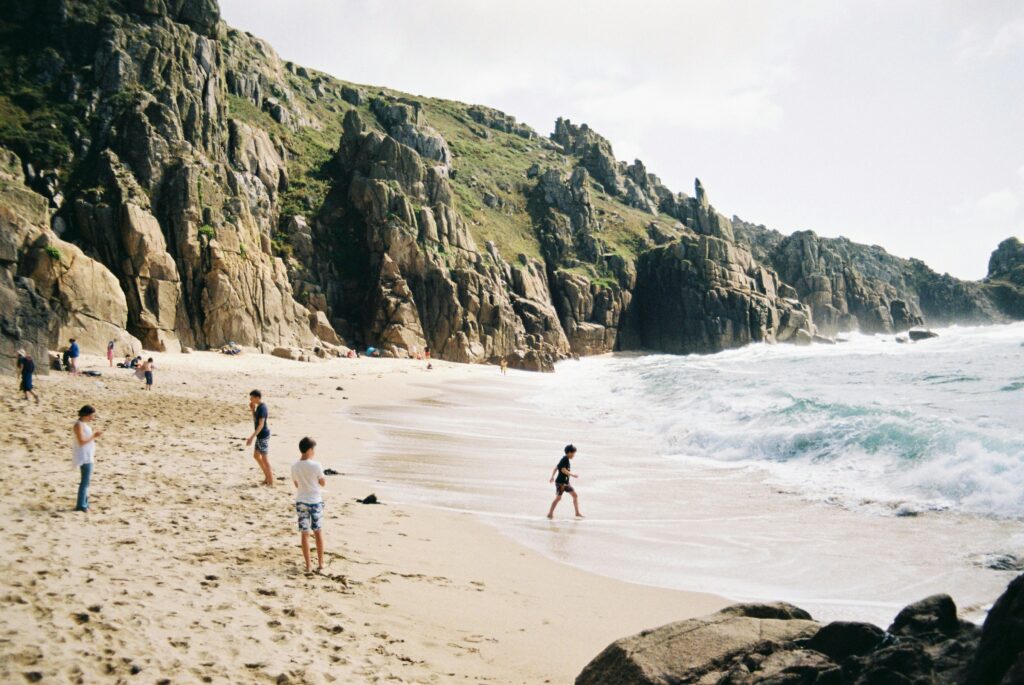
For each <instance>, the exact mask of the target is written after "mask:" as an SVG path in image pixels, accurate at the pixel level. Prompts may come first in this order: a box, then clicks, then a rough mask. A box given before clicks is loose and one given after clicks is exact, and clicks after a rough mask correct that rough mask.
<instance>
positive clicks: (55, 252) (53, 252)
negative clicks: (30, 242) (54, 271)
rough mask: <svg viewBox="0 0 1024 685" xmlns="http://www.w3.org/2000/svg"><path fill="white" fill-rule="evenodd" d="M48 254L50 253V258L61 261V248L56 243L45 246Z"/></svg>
mask: <svg viewBox="0 0 1024 685" xmlns="http://www.w3.org/2000/svg"><path fill="white" fill-rule="evenodd" d="M44 249H45V251H46V254H48V255H50V259H52V260H53V261H55V262H59V261H60V250H59V249H57V247H56V246H54V245H47V246H46V247H45V248H44Z"/></svg>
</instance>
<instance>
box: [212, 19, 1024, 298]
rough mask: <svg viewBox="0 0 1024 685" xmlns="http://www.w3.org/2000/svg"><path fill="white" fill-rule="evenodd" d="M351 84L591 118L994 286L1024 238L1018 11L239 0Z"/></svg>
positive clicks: (257, 24)
mask: <svg viewBox="0 0 1024 685" xmlns="http://www.w3.org/2000/svg"><path fill="white" fill-rule="evenodd" d="M220 4H221V10H222V15H223V17H224V19H225V20H226V21H227V22H228V23H229V24H231V25H233V26H235V27H237V28H241V29H244V30H247V31H250V32H251V33H254V34H255V35H257V36H260V37H261V38H265V39H267V40H268V41H270V43H271V44H272V45H273V46H274V47H275V48H276V49H277V51H278V53H279V54H280V55H281V57H282V58H284V59H290V60H293V61H295V62H296V63H298V64H302V65H305V66H309V67H314V68H317V69H321V70H323V71H326V72H328V73H331V74H333V75H335V76H337V77H339V78H342V79H345V80H349V81H355V82H358V83H365V84H371V85H384V86H388V87H392V88H396V89H399V90H404V91H407V92H411V93H416V94H420V95H429V96H434V97H444V98H451V99H456V100H461V101H464V102H469V103H481V104H486V105H490V106H493V107H497V108H499V109H502V110H504V111H506V112H508V113H509V114H512V115H514V116H516V117H517V118H518V119H520V120H521V121H525V122H526V123H528V124H530V125H531V126H533V127H534V128H536V129H537V131H538V132H539V133H541V134H544V135H546V134H548V133H550V132H551V130H552V128H553V124H554V120H555V118H556V117H558V116H564V117H568V118H570V119H572V120H573V121H574V122H576V123H580V122H586V123H588V124H590V125H591V127H593V128H594V129H595V130H597V131H598V132H599V133H601V134H603V135H604V136H605V137H607V138H608V139H609V140H610V141H611V142H612V145H613V146H614V150H615V154H616V156H617V157H618V158H620V159H626V160H629V161H632V160H633V159H634V158H640V159H642V160H643V161H644V163H645V164H646V165H647V168H648V170H649V171H651V172H653V173H656V174H658V175H659V176H660V177H661V178H662V181H663V182H665V183H666V184H667V185H668V186H669V187H670V188H672V189H673V190H677V191H678V190H682V191H685V192H687V193H689V194H692V193H693V178H694V177H695V176H699V177H700V179H701V181H702V182H703V183H704V186H705V188H707V190H708V194H709V197H710V198H711V201H712V202H713V203H714V204H715V206H716V207H717V208H718V210H719V211H721V212H722V213H724V214H726V215H727V216H731V215H733V214H737V215H739V216H741V217H743V218H744V219H746V220H748V221H754V222H756V223H763V224H765V225H767V226H769V227H772V228H777V229H779V230H780V231H782V232H784V233H790V232H792V231H795V230H800V229H812V230H814V231H817V232H818V233H819V234H821V235H826V236H836V235H845V236H847V237H849V238H851V239H853V240H856V241H859V242H866V243H877V244H880V245H882V246H884V247H885V248H886V249H888V250H889V251H890V252H892V253H894V254H897V255H900V256H904V257H911V256H914V257H920V258H922V259H924V260H925V261H926V262H927V263H928V264H929V265H931V266H932V267H933V268H935V269H936V270H938V271H948V272H950V273H952V274H954V275H956V276H959V277H961V278H980V277H982V276H984V275H985V272H986V268H987V265H988V257H989V254H990V253H991V251H992V250H993V249H994V248H995V246H996V245H997V244H998V243H999V241H1000V240H1002V239H1003V238H1006V237H1008V236H1010V235H1017V236H1024V2H1020V1H1018V0H1005V1H1003V0H974V1H970V2H968V1H964V2H953V1H945V0H896V1H894V0H857V1H855V2H854V1H844V0H828V1H827V2H819V1H816V0H776V1H772V0H750V1H748V2H710V1H706V0H703V1H700V2H691V1H681V0H665V1H650V2H642V1H638V0H636V1H633V2H625V1H623V0H619V1H598V0H594V1H592V2H566V1H564V0H557V1H552V0H518V1H517V2H514V3H492V2H486V1H480V0H389V1H376V0H288V1H287V2H282V1H281V0H220Z"/></svg>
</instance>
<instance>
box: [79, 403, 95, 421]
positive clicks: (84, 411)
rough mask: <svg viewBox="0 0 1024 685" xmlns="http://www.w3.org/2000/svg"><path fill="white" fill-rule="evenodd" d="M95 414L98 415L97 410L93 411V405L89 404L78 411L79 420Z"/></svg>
mask: <svg viewBox="0 0 1024 685" xmlns="http://www.w3.org/2000/svg"><path fill="white" fill-rule="evenodd" d="M95 413H96V410H95V409H93V407H92V405H91V404H87V405H85V406H84V407H82V408H81V409H79V410H78V418H82V417H84V416H90V415H91V414H95Z"/></svg>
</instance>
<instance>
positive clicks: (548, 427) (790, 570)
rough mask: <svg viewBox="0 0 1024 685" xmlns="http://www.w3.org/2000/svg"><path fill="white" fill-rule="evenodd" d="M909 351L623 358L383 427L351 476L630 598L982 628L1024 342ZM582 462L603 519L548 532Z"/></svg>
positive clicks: (944, 335)
mask: <svg viewBox="0 0 1024 685" xmlns="http://www.w3.org/2000/svg"><path fill="white" fill-rule="evenodd" d="M938 332H939V337H938V338H934V339H930V340H926V341H921V342H918V343H907V344H898V343H896V342H895V341H894V340H893V337H892V336H861V335H853V336H850V337H849V341H848V342H845V343H842V344H837V345H834V346H830V345H813V346H810V347H796V346H790V345H754V346H748V347H745V348H742V349H739V350H732V351H728V352H723V353H720V354H716V355H704V356H697V355H694V356H668V355H633V354H630V355H606V356H602V357H592V358H585V359H582V360H580V361H567V362H563V363H561V364H559V365H558V368H557V371H556V373H554V374H549V375H544V376H537V375H533V374H516V373H513V374H510V375H509V376H506V377H502V376H500V375H499V374H498V371H497V369H495V372H494V378H493V379H492V380H484V381H473V382H466V381H462V382H451V383H449V384H447V385H446V386H444V387H443V388H442V390H441V391H440V392H439V393H437V394H436V395H434V396H432V397H430V398H429V399H427V400H426V401H423V402H422V403H420V404H419V405H418V406H416V407H415V408H413V409H412V410H408V409H405V410H401V411H397V410H393V409H384V408H380V409H370V410H368V411H366V412H364V413H363V415H362V416H361V417H360V418H361V419H362V420H365V421H369V422H371V423H373V424H374V425H376V426H377V428H378V429H379V434H380V436H381V437H380V440H379V441H378V443H377V447H376V450H374V451H372V452H371V453H370V454H369V455H368V456H366V457H365V458H363V459H362V460H361V461H359V462H356V463H353V464H352V471H351V475H353V476H356V477H366V478H373V479H375V480H379V481H382V482H381V484H380V486H379V487H380V489H381V491H382V492H384V493H385V495H386V496H387V497H389V498H391V499H392V500H399V501H406V502H413V503H419V504H424V505H428V506H433V507H439V508H443V509H448V510H452V511H456V512H464V513H466V514H468V515H473V516H477V517H480V518H481V519H483V520H484V521H486V522H488V523H490V524H492V526H493V528H494V530H495V531H496V534H504V535H507V536H509V537H511V538H513V539H515V540H517V541H519V542H521V543H523V544H525V545H527V546H529V547H531V548H533V549H536V550H538V551H539V552H541V553H542V554H545V555H547V556H549V557H551V558H554V559H557V560H559V561H562V562H564V563H567V564H571V565H573V566H577V567H579V568H583V569H586V570H589V571H592V572H596V573H601V574H604V575H608V576H612V577H616V578H620V579H623V580H627V581H631V582H637V583H644V584H649V585H656V586H662V587H670V588H677V589H687V590H702V591H708V592H715V593H718V594H722V595H725V596H727V597H730V598H734V599H737V600H777V599H783V600H788V601H793V602H795V603H797V604H799V605H801V606H803V607H804V608H807V609H808V610H810V611H812V613H813V614H815V616H816V617H818V618H821V619H824V620H832V619H839V618H842V619H847V620H869V621H873V622H875V623H879V624H881V625H883V626H884V625H887V624H888V621H890V620H891V619H892V617H893V616H894V615H895V613H896V612H897V611H898V609H899V608H901V607H902V606H903V605H905V604H907V603H909V602H911V601H914V600H917V599H920V598H922V597H924V596H926V595H928V594H932V593H935V592H949V593H950V594H952V595H953V597H954V599H955V600H956V601H957V603H958V605H959V606H960V607H961V609H962V610H963V611H964V613H965V614H966V615H967V616H968V617H972V618H976V619H977V618H980V617H982V616H983V614H984V611H985V609H986V607H987V606H988V605H989V604H990V603H991V602H992V601H993V600H994V599H995V598H996V597H997V596H998V595H999V594H1000V593H1001V592H1002V590H1003V589H1004V588H1005V586H1006V584H1007V583H1008V582H1009V580H1010V579H1012V578H1013V576H1014V575H1015V574H1014V573H1013V572H1012V571H1000V570H994V569H992V568H989V567H988V566H987V561H988V560H990V559H992V558H994V557H996V556H999V555H1016V556H1020V557H1024V324H1014V325H1008V326H991V327H977V328H964V327H960V328H958V327H953V328H948V329H941V330H939V331H938ZM567 442H573V443H575V444H576V445H577V446H578V448H579V452H578V455H577V457H576V458H575V460H574V462H573V470H574V471H575V472H577V473H579V474H580V478H579V479H577V480H574V481H573V484H574V485H575V486H576V487H577V489H578V491H579V494H580V501H581V505H582V509H583V512H584V514H585V515H586V518H585V519H583V520H575V519H574V518H573V517H572V507H571V503H570V502H569V501H568V498H564V499H563V502H562V503H561V504H560V508H559V510H558V512H557V513H556V517H555V520H554V521H548V520H547V519H546V518H544V514H545V513H546V511H547V507H548V505H549V504H550V502H551V498H552V495H553V486H551V485H550V484H549V482H548V478H549V476H550V475H551V471H552V469H553V467H554V465H555V463H556V462H557V460H558V458H559V457H560V456H561V451H562V447H563V445H564V444H565V443H567Z"/></svg>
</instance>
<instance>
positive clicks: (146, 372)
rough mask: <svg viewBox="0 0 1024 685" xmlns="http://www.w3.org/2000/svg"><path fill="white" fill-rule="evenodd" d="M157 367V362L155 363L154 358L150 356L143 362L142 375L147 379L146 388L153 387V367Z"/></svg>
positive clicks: (150, 388)
mask: <svg viewBox="0 0 1024 685" xmlns="http://www.w3.org/2000/svg"><path fill="white" fill-rule="evenodd" d="M154 368H156V364H154V363H153V358H152V357H150V358H149V359H147V360H146V361H144V362H143V363H142V376H143V378H145V379H146V390H152V389H153V369H154Z"/></svg>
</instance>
